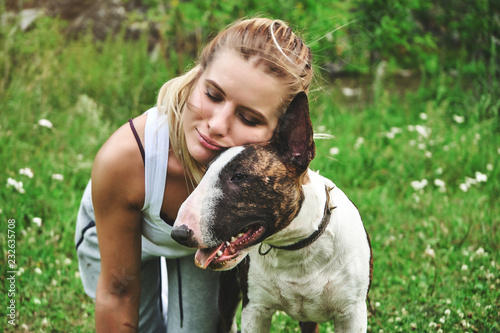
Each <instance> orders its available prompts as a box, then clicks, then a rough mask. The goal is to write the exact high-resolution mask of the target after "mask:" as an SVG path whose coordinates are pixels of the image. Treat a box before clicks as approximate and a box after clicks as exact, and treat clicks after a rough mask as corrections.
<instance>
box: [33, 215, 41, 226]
mask: <svg viewBox="0 0 500 333" xmlns="http://www.w3.org/2000/svg"><path fill="white" fill-rule="evenodd" d="M32 222H33V223H34V224H36V225H37V226H38V227H41V226H42V219H41V218H39V217H34V218H33V220H32Z"/></svg>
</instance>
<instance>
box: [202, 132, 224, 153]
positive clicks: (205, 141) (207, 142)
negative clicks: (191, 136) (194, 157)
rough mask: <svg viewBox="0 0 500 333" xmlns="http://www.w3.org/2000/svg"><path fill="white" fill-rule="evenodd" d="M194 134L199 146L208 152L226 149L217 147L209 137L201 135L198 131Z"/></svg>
mask: <svg viewBox="0 0 500 333" xmlns="http://www.w3.org/2000/svg"><path fill="white" fill-rule="evenodd" d="M196 133H198V141H199V142H200V144H201V145H202V146H203V147H205V148H207V149H210V150H224V149H226V147H223V146H220V145H218V144H217V143H216V142H215V141H214V140H212V139H210V138H209V137H207V136H205V135H203V134H201V133H200V132H199V131H198V130H196Z"/></svg>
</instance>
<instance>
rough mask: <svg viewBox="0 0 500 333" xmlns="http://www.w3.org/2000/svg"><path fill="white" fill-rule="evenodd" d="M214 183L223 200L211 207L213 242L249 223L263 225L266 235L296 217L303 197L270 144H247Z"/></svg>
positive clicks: (299, 187) (228, 236)
mask: <svg viewBox="0 0 500 333" xmlns="http://www.w3.org/2000/svg"><path fill="white" fill-rule="evenodd" d="M217 187H218V190H221V191H222V193H223V194H222V196H223V200H221V201H220V202H219V203H218V205H217V207H215V209H214V210H213V211H212V214H213V220H212V221H213V224H212V225H211V226H210V228H211V229H212V232H211V233H212V235H216V239H214V241H215V243H217V242H222V241H225V240H227V239H230V238H231V237H232V236H234V235H236V234H238V233H239V232H240V231H241V230H243V229H245V228H246V227H249V226H252V225H262V226H264V227H265V229H266V230H265V233H264V234H263V236H262V239H264V238H267V237H269V236H270V235H272V234H274V233H275V232H277V231H279V230H281V229H283V228H284V227H286V226H287V225H288V224H289V223H290V222H291V221H292V220H293V218H295V216H296V215H297V214H298V212H299V210H300V207H301V205H302V200H303V194H302V189H301V184H300V182H299V179H298V178H297V177H296V176H295V175H293V174H292V173H291V171H289V170H288V169H287V168H286V166H285V165H284V164H283V163H282V161H281V160H280V159H278V158H277V157H276V152H275V151H274V150H273V149H272V147H271V146H270V145H262V144H261V145H249V146H247V147H246V149H245V150H243V151H242V152H241V153H240V154H238V155H237V156H236V157H235V158H234V159H232V160H231V161H230V162H229V163H228V164H227V165H226V166H225V167H224V168H223V169H222V170H221V172H220V174H219V179H218V182H217ZM215 243H214V244H215Z"/></svg>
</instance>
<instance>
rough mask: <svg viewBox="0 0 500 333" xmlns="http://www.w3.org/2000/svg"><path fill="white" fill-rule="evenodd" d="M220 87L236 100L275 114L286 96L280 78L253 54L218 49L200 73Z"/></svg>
mask: <svg viewBox="0 0 500 333" xmlns="http://www.w3.org/2000/svg"><path fill="white" fill-rule="evenodd" d="M201 79H202V83H203V81H204V80H211V81H214V82H216V83H217V85H218V86H220V87H221V88H222V90H223V91H224V93H225V94H226V95H227V97H228V98H229V99H231V100H234V101H235V102H236V103H237V104H239V105H242V106H246V107H250V108H252V109H256V110H258V111H260V112H262V113H264V114H265V115H266V116H267V117H273V116H275V117H278V114H277V110H278V109H279V108H280V107H281V106H282V103H283V99H284V98H285V97H286V96H287V89H286V86H285V85H284V84H282V83H281V82H280V79H279V78H278V77H276V76H273V75H271V74H269V73H267V72H266V71H265V69H264V67H263V66H262V65H259V61H258V59H256V58H255V57H252V58H249V59H248V60H245V59H244V58H243V56H242V55H240V54H238V53H236V52H235V51H219V52H217V54H216V55H215V57H214V58H213V60H212V61H211V62H210V64H209V65H208V66H207V68H206V69H205V71H204V73H203V74H202V76H201Z"/></svg>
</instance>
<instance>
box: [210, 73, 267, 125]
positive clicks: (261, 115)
mask: <svg viewBox="0 0 500 333" xmlns="http://www.w3.org/2000/svg"><path fill="white" fill-rule="evenodd" d="M205 82H207V83H209V84H210V85H212V86H213V87H214V88H215V89H217V90H218V91H219V92H220V93H221V94H222V95H224V97H225V96H226V92H225V91H224V89H222V88H221V87H220V86H219V85H218V84H217V83H216V82H215V81H213V80H210V79H206V80H205ZM241 107H242V108H243V109H245V110H247V111H249V112H251V113H253V114H254V115H255V116H257V117H258V118H260V119H261V121H263V122H264V124H267V123H268V119H267V118H266V117H265V116H264V114H263V113H262V112H260V111H257V110H255V109H252V108H249V107H247V106H243V105H242V106H241Z"/></svg>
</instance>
